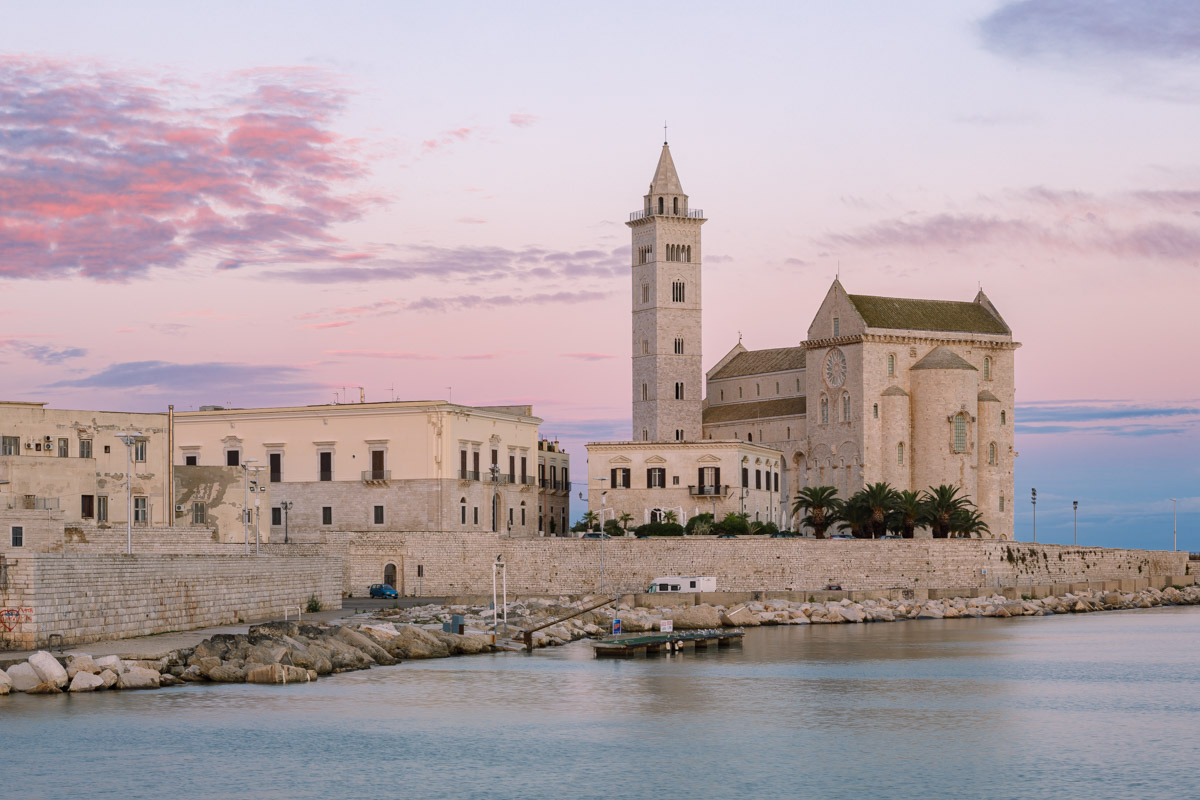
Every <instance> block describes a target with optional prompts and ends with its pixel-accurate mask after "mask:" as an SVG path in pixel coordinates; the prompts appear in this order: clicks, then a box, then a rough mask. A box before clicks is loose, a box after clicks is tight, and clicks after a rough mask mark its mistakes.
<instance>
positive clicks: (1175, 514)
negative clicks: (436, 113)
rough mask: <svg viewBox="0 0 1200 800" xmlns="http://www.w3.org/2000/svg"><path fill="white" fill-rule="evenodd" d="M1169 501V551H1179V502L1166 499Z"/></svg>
mask: <svg viewBox="0 0 1200 800" xmlns="http://www.w3.org/2000/svg"><path fill="white" fill-rule="evenodd" d="M1167 499H1168V500H1170V501H1171V550H1172V552H1173V551H1175V550H1178V549H1179V501H1178V500H1176V499H1175V498H1174V497H1168V498H1167Z"/></svg>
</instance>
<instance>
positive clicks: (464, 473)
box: [458, 469, 479, 481]
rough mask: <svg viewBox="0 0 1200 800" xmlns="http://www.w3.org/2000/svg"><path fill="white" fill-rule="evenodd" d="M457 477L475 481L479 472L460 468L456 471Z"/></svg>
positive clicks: (461, 479)
mask: <svg viewBox="0 0 1200 800" xmlns="http://www.w3.org/2000/svg"><path fill="white" fill-rule="evenodd" d="M458 479H459V480H460V481H477V480H479V473H478V472H477V471H474V470H469V469H460V470H459V471H458Z"/></svg>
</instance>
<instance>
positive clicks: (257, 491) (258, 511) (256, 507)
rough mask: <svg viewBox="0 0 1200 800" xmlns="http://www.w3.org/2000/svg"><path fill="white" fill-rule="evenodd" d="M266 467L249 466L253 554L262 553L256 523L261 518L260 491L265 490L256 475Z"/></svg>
mask: <svg viewBox="0 0 1200 800" xmlns="http://www.w3.org/2000/svg"><path fill="white" fill-rule="evenodd" d="M265 469H266V467H251V468H250V471H251V472H253V473H254V476H255V477H254V480H253V481H251V483H252V484H254V555H256V556H257V555H262V539H261V538H260V537H259V535H258V523H259V520H260V519H261V518H262V493H263V492H264V491H266V489H264V488H263V486H262V484H261V483H259V482H258V475H259V473H261V472H262V471H263V470H265Z"/></svg>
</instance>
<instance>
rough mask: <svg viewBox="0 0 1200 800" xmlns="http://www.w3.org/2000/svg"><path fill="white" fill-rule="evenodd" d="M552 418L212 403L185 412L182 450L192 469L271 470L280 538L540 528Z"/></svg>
mask: <svg viewBox="0 0 1200 800" xmlns="http://www.w3.org/2000/svg"><path fill="white" fill-rule="evenodd" d="M540 423H541V420H540V419H538V418H537V417H535V416H533V411H532V408H531V407H530V406H489V407H472V406H463V405H456V404H452V403H448V402H439V401H432V402H422V401H412V402H387V403H350V404H339V405H319V406H299V407H290V408H251V409H211V410H204V411H194V412H180V413H178V414H176V415H175V439H176V445H175V458H176V462H177V463H178V464H180V465H182V466H180V467H179V471H180V473H181V474H182V473H184V472H185V471H186V470H188V469H189V468H193V467H205V468H210V469H211V468H214V467H237V466H239V465H244V464H249V465H250V466H251V467H254V468H259V467H261V468H262V471H261V472H259V473H258V474H257V480H258V481H259V482H260V483H261V484H265V487H266V488H267V489H269V492H270V504H269V513H270V523H269V526H267V525H265V524H264V527H269V530H270V534H269V535H270V538H271V539H273V540H275V541H281V540H282V539H283V538H284V534H285V526H287V527H288V528H290V530H291V531H293V532H294V531H297V530H303V531H308V532H318V533H321V532H334V531H462V530H468V531H497V532H503V533H507V534H511V535H513V536H537V535H538V533H539V530H538V518H537V508H538V501H539V491H540V487H539V485H538V481H537V478H536V477H535V476H536V474H537V473H536V472H535V470H536V469H537V459H538V454H539V450H538V425H539V424H540ZM201 482H203V481H201ZM229 494H230V495H231V496H232V497H234V498H236V495H237V492H236V490H233V491H231V492H230V493H229ZM185 505H186V504H185ZM264 513H265V512H264ZM235 519H236V517H235Z"/></svg>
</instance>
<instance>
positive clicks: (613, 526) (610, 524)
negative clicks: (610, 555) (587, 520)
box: [604, 519, 625, 536]
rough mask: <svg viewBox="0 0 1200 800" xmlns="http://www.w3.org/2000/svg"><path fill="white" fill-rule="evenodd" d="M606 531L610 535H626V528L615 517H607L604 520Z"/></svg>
mask: <svg viewBox="0 0 1200 800" xmlns="http://www.w3.org/2000/svg"><path fill="white" fill-rule="evenodd" d="M604 532H605V533H607V534H608V535H609V536H624V535H625V529H624V528H622V527H621V524H620V523H619V522H617V521H616V520H615V519H606V520H605V521H604Z"/></svg>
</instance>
